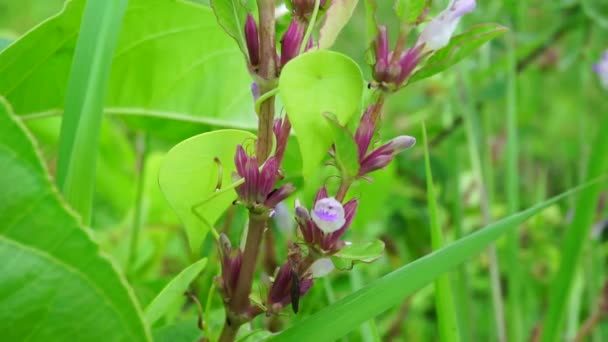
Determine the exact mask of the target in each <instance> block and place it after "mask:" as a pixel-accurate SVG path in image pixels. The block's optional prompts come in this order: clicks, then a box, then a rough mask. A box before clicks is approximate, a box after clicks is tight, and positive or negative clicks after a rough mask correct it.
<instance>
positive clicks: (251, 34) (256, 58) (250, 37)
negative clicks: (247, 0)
mask: <svg viewBox="0 0 608 342" xmlns="http://www.w3.org/2000/svg"><path fill="white" fill-rule="evenodd" d="M245 42H246V43H247V51H248V53H249V63H250V64H251V66H253V67H256V66H257V65H258V64H260V41H259V36H258V26H257V25H256V23H255V19H253V16H252V15H251V14H248V15H247V21H246V22H245Z"/></svg>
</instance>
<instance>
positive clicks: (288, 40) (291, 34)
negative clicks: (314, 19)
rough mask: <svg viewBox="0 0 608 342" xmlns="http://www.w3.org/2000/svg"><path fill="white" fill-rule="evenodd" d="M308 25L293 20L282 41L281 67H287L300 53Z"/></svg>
mask: <svg viewBox="0 0 608 342" xmlns="http://www.w3.org/2000/svg"><path fill="white" fill-rule="evenodd" d="M305 28H306V24H305V23H302V22H300V21H299V20H298V19H292V20H291V23H290V24H289V27H288V28H287V31H286V32H285V35H284V36H283V39H282V40H281V66H285V64H287V62H289V61H290V60H291V59H292V58H294V57H295V56H297V55H298V54H299V53H300V45H301V44H302V39H304V29H305Z"/></svg>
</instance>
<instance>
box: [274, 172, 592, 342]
mask: <svg viewBox="0 0 608 342" xmlns="http://www.w3.org/2000/svg"><path fill="white" fill-rule="evenodd" d="M590 184H595V183H593V182H592V183H587V184H585V185H582V186H579V187H576V188H573V189H571V190H570V191H567V192H565V193H563V194H561V195H559V196H556V197H553V198H551V199H549V200H547V201H544V202H542V203H539V204H537V205H535V206H533V207H531V208H529V209H527V210H524V211H521V212H519V213H517V214H514V215H511V216H509V217H507V218H504V219H502V220H499V221H497V222H495V223H492V224H490V225H488V226H486V227H485V228H482V229H480V230H478V231H476V232H475V233H473V234H471V235H469V236H467V237H465V238H462V239H460V240H458V241H455V242H453V243H451V244H448V245H446V246H445V247H443V248H441V249H439V250H437V251H435V252H433V253H431V254H429V255H426V256H424V257H422V258H420V259H417V260H416V261H414V262H411V263H409V264H407V265H405V266H403V267H401V268H399V269H398V270H396V271H394V272H391V273H389V274H387V275H385V276H384V277H382V278H380V279H378V280H376V281H374V282H372V283H371V284H369V285H368V286H365V287H363V288H362V289H361V290H359V291H357V292H355V293H353V294H351V295H349V296H347V297H345V298H343V299H341V300H339V301H337V302H336V303H335V304H333V305H330V306H328V307H326V308H324V309H322V310H321V311H319V312H318V313H316V314H314V315H313V316H310V317H309V318H306V319H304V320H302V321H301V322H300V323H299V324H297V325H294V326H291V327H289V328H288V329H286V330H285V331H283V332H282V333H280V334H278V335H275V336H273V337H272V338H270V339H269V340H270V341H301V340H307V341H315V342H322V341H334V340H336V339H338V338H340V337H342V336H344V335H345V334H347V333H348V332H350V331H352V330H353V329H356V328H357V327H358V326H359V325H360V324H361V323H363V322H365V321H367V320H369V319H370V318H371V317H375V316H376V315H378V314H380V313H382V312H384V311H386V310H387V309H389V308H391V307H392V306H394V305H398V304H399V303H401V302H402V301H403V300H404V299H405V298H406V297H407V296H409V295H411V294H412V293H413V292H415V291H416V290H418V289H420V288H422V287H424V286H425V285H427V284H429V283H430V282H432V281H433V280H435V279H436V278H437V277H438V276H440V275H442V274H443V273H445V272H447V271H450V270H452V269H454V268H455V267H456V266H458V265H459V264H461V263H462V262H464V261H465V260H467V259H469V258H471V257H472V256H474V255H477V254H479V253H481V252H482V251H483V250H484V249H485V248H487V247H488V246H489V245H490V244H492V243H493V242H494V241H496V239H498V238H499V237H500V236H501V235H503V234H504V233H506V232H508V231H510V230H512V229H515V228H517V226H519V225H520V224H521V223H523V222H524V221H526V220H527V219H529V218H530V217H532V216H533V215H535V214H537V213H539V212H540V211H542V210H543V209H545V208H547V207H548V206H550V205H552V204H554V203H556V202H557V201H559V200H561V199H563V198H565V197H566V196H569V195H571V194H573V193H575V192H577V191H579V190H581V189H583V188H585V187H587V186H589V185H590Z"/></svg>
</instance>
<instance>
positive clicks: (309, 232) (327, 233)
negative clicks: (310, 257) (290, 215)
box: [296, 187, 358, 254]
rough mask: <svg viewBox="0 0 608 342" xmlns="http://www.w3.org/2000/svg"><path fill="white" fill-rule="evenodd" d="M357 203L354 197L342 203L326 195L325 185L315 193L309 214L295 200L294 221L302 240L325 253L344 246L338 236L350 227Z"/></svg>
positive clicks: (330, 252) (333, 251)
mask: <svg viewBox="0 0 608 342" xmlns="http://www.w3.org/2000/svg"><path fill="white" fill-rule="evenodd" d="M334 201H335V202H334ZM357 205H358V201H357V200H356V199H351V200H350V201H348V202H346V203H345V204H344V205H342V204H341V203H340V202H338V201H337V200H336V199H334V198H333V197H328V195H327V189H326V188H325V187H323V188H321V190H319V192H318V193H317V197H316V199H315V202H314V207H313V211H312V213H311V214H309V213H308V210H306V208H304V207H302V206H301V205H300V204H299V202H296V222H297V223H298V229H299V230H300V232H301V233H302V237H303V238H304V241H306V243H307V244H308V245H309V246H311V247H314V248H319V249H320V250H321V251H323V252H325V253H329V254H332V253H335V252H337V251H338V250H340V249H341V248H342V247H343V246H344V242H343V241H341V240H340V238H341V237H342V236H343V235H344V233H345V232H346V230H347V229H348V228H349V227H350V224H351V223H352V221H353V218H354V217H355V213H356V211H357Z"/></svg>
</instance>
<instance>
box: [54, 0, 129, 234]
mask: <svg viewBox="0 0 608 342" xmlns="http://www.w3.org/2000/svg"><path fill="white" fill-rule="evenodd" d="M126 7H127V0H120V1H105V0H89V1H87V4H86V7H85V10H84V15H83V19H82V25H81V26H82V27H83V29H82V30H81V31H80V34H79V36H78V42H77V44H76V51H75V53H74V59H73V61H72V66H71V69H70V78H69V80H68V88H67V90H66V101H65V110H64V115H63V120H62V121H61V133H60V141H59V155H58V162H57V164H58V165H57V184H58V185H59V188H60V189H61V191H62V193H63V195H64V197H65V198H66V200H67V201H68V203H69V204H70V205H71V206H72V207H73V208H74V209H76V211H77V212H78V213H79V214H80V215H81V217H82V220H83V221H84V223H85V224H88V223H90V221H91V211H92V206H93V191H94V182H95V171H96V167H95V161H96V159H97V158H96V157H97V151H98V145H99V134H100V130H101V120H102V116H103V104H104V98H105V94H106V88H107V86H108V78H109V74H110V66H111V64H112V54H113V53H114V49H115V48H116V41H117V39H118V32H120V27H121V25H122V19H123V16H124V14H125V10H126Z"/></svg>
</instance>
